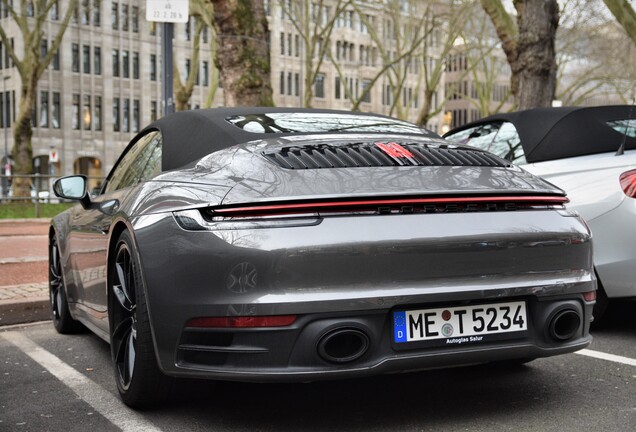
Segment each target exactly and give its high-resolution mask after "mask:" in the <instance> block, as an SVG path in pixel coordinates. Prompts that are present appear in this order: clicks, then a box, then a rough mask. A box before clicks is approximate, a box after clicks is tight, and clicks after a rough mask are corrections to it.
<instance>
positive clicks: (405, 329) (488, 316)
mask: <svg viewBox="0 0 636 432" xmlns="http://www.w3.org/2000/svg"><path fill="white" fill-rule="evenodd" d="M527 329H528V319H527V312H526V302H524V301H516V302H508V303H493V304H481V305H471V306H459V307H447V308H434V309H420V310H406V311H395V312H394V313H393V334H394V340H395V342H396V343H405V342H417V341H435V340H440V339H446V342H445V343H446V344H449V343H451V344H452V343H456V344H461V343H465V342H481V341H483V340H484V337H485V336H486V335H496V334H502V333H512V332H521V331H526V330H527Z"/></svg>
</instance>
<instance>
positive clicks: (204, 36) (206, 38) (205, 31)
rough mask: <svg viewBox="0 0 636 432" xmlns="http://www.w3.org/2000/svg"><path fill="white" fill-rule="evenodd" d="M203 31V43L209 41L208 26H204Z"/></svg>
mask: <svg viewBox="0 0 636 432" xmlns="http://www.w3.org/2000/svg"><path fill="white" fill-rule="evenodd" d="M202 33H203V35H202V36H203V43H208V26H204V27H203V30H202Z"/></svg>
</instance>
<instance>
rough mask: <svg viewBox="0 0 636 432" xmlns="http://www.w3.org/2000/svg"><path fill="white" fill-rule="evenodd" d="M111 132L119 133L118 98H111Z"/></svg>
mask: <svg viewBox="0 0 636 432" xmlns="http://www.w3.org/2000/svg"><path fill="white" fill-rule="evenodd" d="M113 131H114V132H119V98H118V97H116V98H113Z"/></svg>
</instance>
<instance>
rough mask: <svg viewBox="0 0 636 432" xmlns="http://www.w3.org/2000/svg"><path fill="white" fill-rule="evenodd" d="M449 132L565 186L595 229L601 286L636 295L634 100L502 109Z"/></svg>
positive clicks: (601, 308)
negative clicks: (581, 105)
mask: <svg viewBox="0 0 636 432" xmlns="http://www.w3.org/2000/svg"><path fill="white" fill-rule="evenodd" d="M445 138H446V139H447V140H449V141H451V142H453V143H462V144H467V145H470V146H474V147H477V148H481V149H484V150H487V151H490V152H492V153H495V154H497V155H499V156H501V157H503V158H504V159H507V160H509V161H511V162H514V163H515V164H519V165H521V166H522V167H523V169H525V170H527V171H529V172H531V173H533V174H535V175H538V176H541V177H542V178H544V179H546V180H548V181H549V182H551V183H553V184H555V185H556V186H558V187H560V188H561V189H563V190H565V191H566V192H567V194H568V198H569V199H570V203H569V204H568V208H569V209H571V210H575V211H577V212H578V213H579V214H580V215H581V216H582V217H583V218H584V219H585V220H586V222H587V223H588V224H589V226H590V228H591V230H592V233H593V235H594V268H595V271H596V274H597V276H598V281H599V291H598V296H597V303H596V307H595V309H594V317H595V320H599V319H600V318H601V317H602V315H603V314H604V312H605V310H606V308H607V304H608V299H617V298H629V297H636V247H635V246H634V245H636V107H634V106H629V105H615V106H599V107H563V108H542V109H534V110H528V111H522V112H517V113H510V114H497V115H493V116H490V117H486V118H484V119H481V120H479V121H476V122H474V123H470V124H467V125H465V126H462V127H460V128H457V129H454V130H451V131H450V132H448V133H447V134H446V135H445Z"/></svg>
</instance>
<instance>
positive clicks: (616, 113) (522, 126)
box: [446, 105, 636, 163]
mask: <svg viewBox="0 0 636 432" xmlns="http://www.w3.org/2000/svg"><path fill="white" fill-rule="evenodd" d="M627 119H636V107H633V106H630V105H610V106H598V107H560V108H537V109H531V110H526V111H519V112H514V113H508V114H495V115H492V116H489V117H485V118H483V119H481V120H478V121H475V122H472V123H468V124H466V125H464V126H461V127H459V128H456V129H453V130H452V131H450V132H448V133H447V134H446V135H450V134H452V133H455V132H458V131H460V130H464V129H468V128H472V127H475V126H479V125H481V124H484V123H492V122H494V121H508V122H511V123H512V124H513V125H514V126H515V128H516V129H517V132H518V133H519V137H520V139H521V146H522V147H523V151H524V153H525V156H526V160H527V161H528V162H529V163H533V162H541V161H547V160H553V159H562V158H567V157H574V156H583V155H587V154H595V153H605V152H612V151H614V152H615V151H616V150H618V148H619V147H620V145H621V144H622V143H623V141H624V142H625V150H627V149H636V138H631V137H629V136H627V137H626V136H625V135H626V134H625V133H621V132H619V131H617V130H615V129H613V128H612V127H611V126H610V125H608V124H607V122H610V121H613V120H627Z"/></svg>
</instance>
